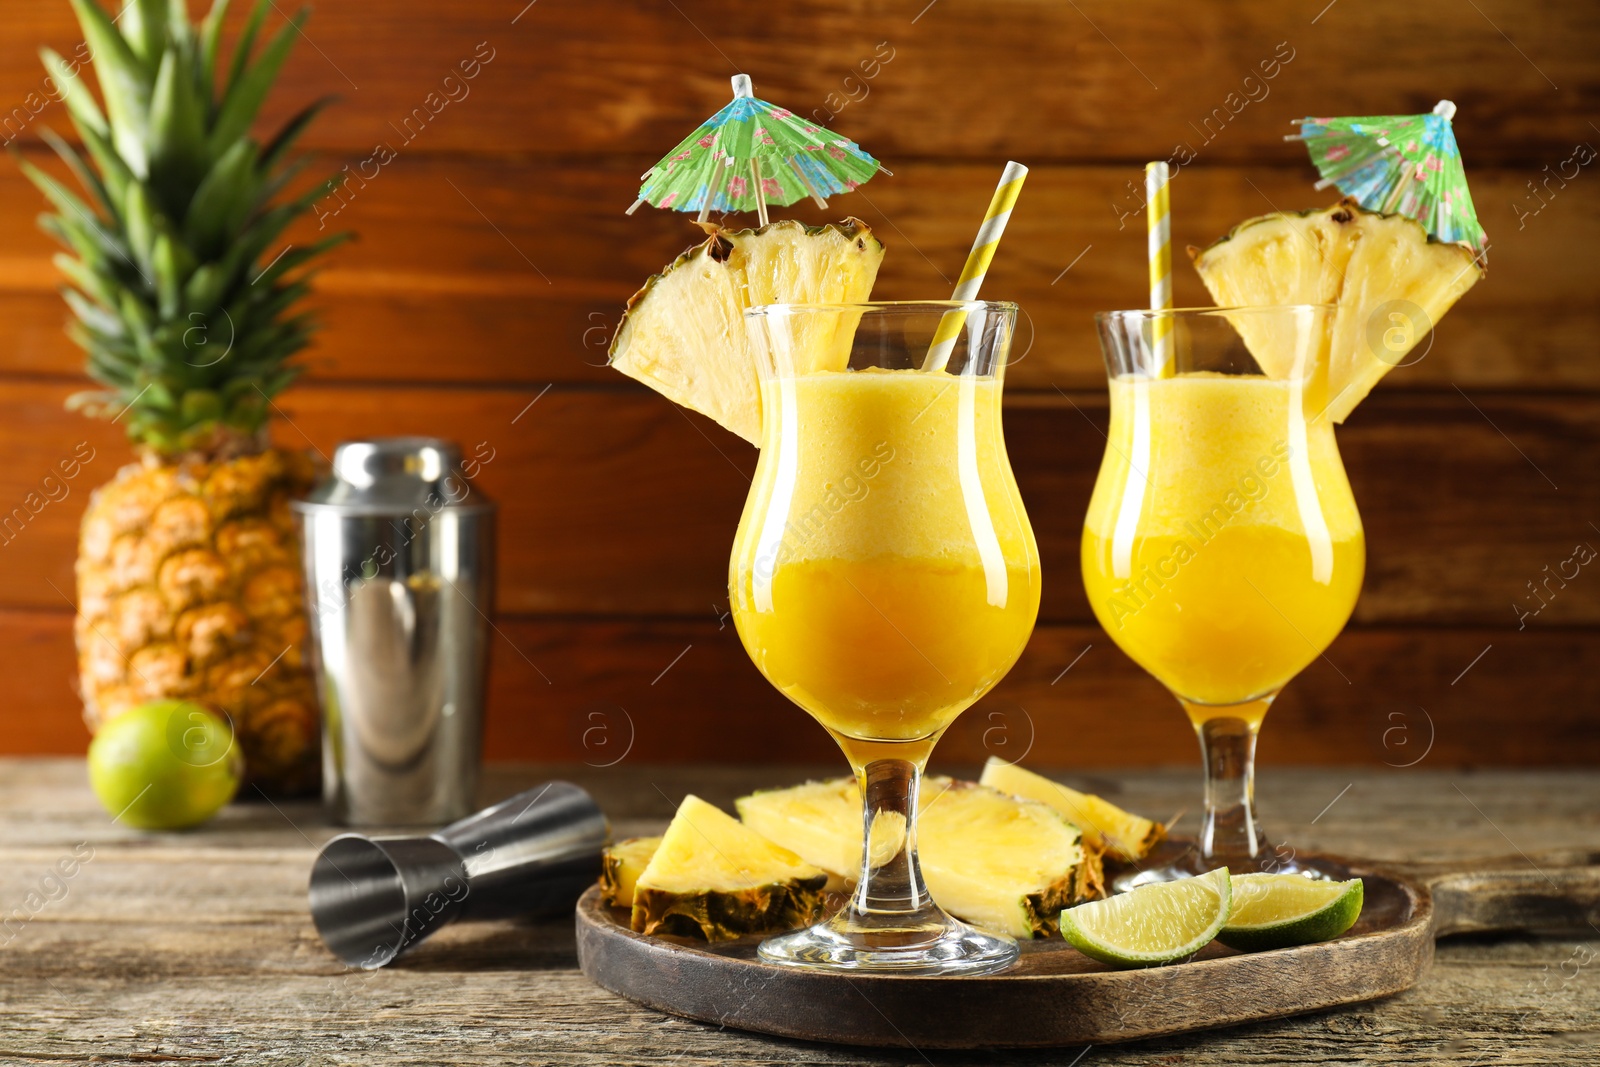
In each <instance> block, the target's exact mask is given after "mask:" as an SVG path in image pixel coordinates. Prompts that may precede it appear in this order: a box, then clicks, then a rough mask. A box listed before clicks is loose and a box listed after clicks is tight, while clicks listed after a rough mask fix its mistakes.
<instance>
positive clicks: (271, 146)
mask: <svg viewBox="0 0 1600 1067" xmlns="http://www.w3.org/2000/svg"><path fill="white" fill-rule="evenodd" d="M72 5H73V8H74V9H75V11H76V12H77V16H78V21H79V23H80V24H81V26H82V28H83V32H84V39H85V40H86V41H87V42H88V44H89V47H90V48H91V49H93V54H94V67H95V73H96V75H97V78H98V81H99V85H100V95H101V97H102V98H103V100H104V110H102V108H101V105H100V103H99V102H98V101H97V100H96V99H95V96H94V94H93V93H92V92H91V91H90V90H89V88H88V87H87V85H85V84H84V81H83V80H81V79H78V78H75V77H74V76H73V75H72V73H71V72H70V71H69V70H68V68H67V66H66V64H65V63H64V62H63V61H62V59H61V57H60V56H58V55H56V54H55V53H54V52H51V51H50V50H48V49H46V50H44V51H43V52H42V55H43V58H44V62H45V66H46V67H47V68H48V69H49V71H50V73H51V74H52V75H53V76H54V78H55V80H56V83H57V84H58V85H60V86H61V87H62V89H63V97H64V100H65V102H66V104H67V108H68V111H69V113H70V116H71V119H72V123H73V125H74V127H75V128H76V129H77V132H78V135H79V137H80V138H81V140H82V144H83V149H84V151H85V152H86V153H87V156H88V158H89V161H92V166H91V165H90V162H86V161H85V160H84V158H83V157H82V156H81V155H80V154H79V152H78V151H77V150H76V149H75V148H73V147H72V146H71V145H69V144H67V143H66V142H65V141H63V140H62V139H61V138H59V137H57V136H56V135H54V134H53V133H50V132H48V131H46V132H45V133H44V136H45V138H46V139H47V140H48V141H49V143H50V145H51V147H52V148H54V149H55V150H56V152H57V153H58V154H60V156H61V157H62V159H63V160H65V162H66V163H67V166H68V167H69V169H70V170H71V171H72V173H73V175H74V176H75V177H76V179H77V181H78V182H79V184H81V185H82V187H83V190H84V192H85V193H86V194H87V201H86V200H85V199H83V198H80V197H79V196H78V195H76V194H75V193H73V192H72V191H71V190H69V189H68V188H67V187H65V186H64V185H62V184H61V183H60V182H57V181H56V180H55V179H53V178H52V177H50V176H49V175H48V174H46V173H44V172H43V171H41V170H39V169H38V168H36V167H34V166H32V165H31V164H29V163H27V162H25V161H24V162H23V163H22V166H23V168H24V170H25V171H26V172H27V174H28V176H29V178H31V179H32V180H33V182H34V184H36V185H37V186H38V187H39V188H40V189H41V190H42V191H43V192H44V194H45V195H46V197H48V198H49V200H50V202H51V204H52V205H53V206H54V207H55V209H56V210H55V213H54V214H48V215H44V216H42V217H41V225H42V226H43V227H44V229H45V230H46V231H47V232H48V233H50V234H51V235H52V236H54V237H55V238H56V239H57V240H58V241H60V242H61V244H62V245H64V246H65V247H66V249H67V250H68V252H69V253H71V254H66V255H57V256H56V259H55V262H56V264H57V265H58V266H59V267H60V269H61V271H62V273H64V274H65V275H66V278H67V282H68V284H67V285H66V286H64V288H63V295H64V296H65V298H66V301H67V303H68V305H69V306H70V307H71V310H72V312H73V319H72V320H71V321H70V323H69V325H68V333H69V334H70V335H71V336H72V338H73V340H74V341H76V342H77V343H78V344H79V345H80V346H81V347H82V348H83V349H84V350H85V351H86V352H87V353H88V373H89V376H90V377H91V378H93V379H94V380H95V381H96V382H98V383H100V384H101V385H103V386H105V387H106V389H105V390H104V391H100V392H94V393H87V394H80V395H79V396H75V397H73V399H72V401H71V403H72V405H73V406H77V407H81V408H84V409H87V410H88V411H89V412H90V413H91V414H96V415H100V416H103V417H108V418H112V419H114V420H116V421H119V422H121V423H123V424H124V425H125V426H126V427H127V430H128V434H129V436H130V437H131V438H132V440H133V442H134V445H135V447H136V449H137V451H138V453H139V456H140V458H139V461H138V462H135V463H132V464H130V465H128V466H126V467H124V468H123V469H122V470H120V471H118V472H117V474H116V476H115V477H114V478H113V479H112V481H111V482H110V483H109V484H108V485H105V486H103V487H101V488H100V489H99V490H97V491H96V492H95V494H94V495H93V497H92V499H91V500H90V503H89V507H88V510H87V512H86V513H85V514H84V518H83V528H82V536H81V540H80V544H79V556H78V563H77V574H78V618H77V627H76V634H77V645H78V662H79V672H80V683H81V688H82V694H83V701H84V715H85V719H86V720H87V722H88V723H89V726H90V728H91V729H94V728H96V727H98V726H99V725H100V724H101V723H104V722H105V721H107V720H108V719H111V718H114V717H115V716H117V715H118V714H120V713H122V712H124V711H126V710H128V709H129V708H131V707H133V706H135V705H136V704H139V703H142V702H143V701H146V700H150V699H155V698H164V697H183V698H187V699H190V700H195V701H198V702H200V703H202V704H205V705H208V706H210V707H211V708H213V709H214V710H216V711H218V712H221V713H223V714H226V715H227V716H228V717H229V718H230V719H231V720H232V722H233V724H234V728H235V731H236V734H237V736H238V738H239V741H240V743H241V746H242V747H243V750H244V754H245V760H246V764H247V767H248V769H249V775H250V777H251V779H252V780H253V781H255V782H257V783H258V784H260V785H261V786H263V787H264V788H268V789H273V790H276V791H280V792H297V791H301V790H304V789H306V788H308V787H310V786H312V785H313V784H314V783H315V781H316V775H317V761H316V752H317V747H318V713H317V702H316V691H315V688H314V686H313V683H312V680H311V676H310V673H309V668H308V666H307V664H306V660H305V655H304V646H305V640H306V630H307V623H306V618H305V612H304V606H303V605H304V596H303V578H302V572H301V567H300V559H299V550H298V545H297V541H296V538H295V534H294V528H293V524H292V520H291V518H290V514H289V510H288V501H289V500H290V499H291V498H292V497H294V496H296V495H298V494H301V493H303V492H304V491H305V490H306V489H307V488H308V487H309V485H310V483H311V481H312V480H313V478H314V476H315V473H316V471H315V469H314V466H313V464H312V463H311V462H310V460H309V459H307V458H306V457H305V456H304V455H302V454H298V453H292V452H285V451H280V450H275V449H271V448H269V447H267V443H266V432H265V427H266V421H267V416H268V414H269V412H270V411H271V410H272V398H273V397H274V396H276V395H277V394H278V393H280V392H282V391H283V389H284V388H285V387H286V386H287V385H288V384H289V383H290V382H291V381H293V379H294V378H295V376H296V374H297V368H295V367H294V366H291V365H290V364H289V360H290V359H291V357H293V356H294V355H295V353H296V352H298V351H299V350H300V349H301V348H303V347H304V346H305V344H306V342H307V340H308V338H309V334H310V330H311V322H310V320H309V317H308V316H307V315H306V314H305V313H303V312H297V311H295V310H294V309H295V308H296V305H297V304H298V302H299V301H300V299H301V298H302V297H303V296H305V294H306V292H307V290H308V288H309V283H308V280H307V278H306V276H305V275H304V273H303V272H301V273H297V268H301V267H303V266H304V265H305V264H306V263H307V262H309V261H311V260H313V259H314V258H316V257H317V256H318V255H320V254H321V253H322V252H324V251H326V250H327V249H328V248H329V247H331V246H332V245H333V244H334V243H336V242H337V241H338V240H340V239H341V238H342V237H343V236H345V235H338V236H335V237H331V238H328V239H325V240H323V241H320V242H318V243H315V244H310V245H305V246H300V247H295V246H292V245H291V246H290V247H288V248H287V249H285V250H283V251H281V252H278V253H277V254H276V255H271V256H269V255H268V252H269V250H272V249H273V247H274V245H275V244H276V243H277V242H278V240H279V238H280V237H281V236H282V234H283V231H284V229H285V228H286V227H287V226H288V225H289V223H290V222H292V221H293V220H294V219H295V218H297V217H298V216H300V215H302V214H303V213H305V212H306V211H307V210H308V209H309V208H310V207H311V205H312V203H313V202H314V201H315V200H316V198H317V197H318V196H321V195H324V194H325V193H326V192H327V191H328V189H329V188H330V184H331V183H328V182H324V183H322V184H320V185H318V186H317V187H315V188H313V189H312V190H311V191H310V192H308V193H306V194H304V195H301V196H299V197H297V198H293V199H288V200H282V201H280V200H279V196H278V194H279V193H280V192H281V191H282V190H283V189H284V186H285V185H286V184H287V183H288V182H289V181H290V179H291V178H292V177H293V176H294V175H295V174H296V172H297V171H298V169H299V168H298V166H297V164H296V163H294V162H290V161H289V160H288V158H287V157H288V153H289V152H290V150H291V148H292V146H293V145H294V143H295V141H296V139H297V138H298V137H299V135H300V134H301V133H302V132H303V131H304V129H305V128H306V126H307V124H308V123H309V122H310V121H311V119H312V118H313V117H314V116H315V114H316V112H317V110H318V108H319V107H320V106H321V102H320V101H319V102H318V103H317V104H313V105H312V106H310V107H308V108H306V109H305V110H304V111H302V112H300V113H299V114H298V115H296V116H295V117H294V118H293V119H292V120H290V121H289V122H288V123H287V124H286V125H285V126H284V128H283V129H282V130H281V131H280V132H279V133H278V134H277V135H276V136H275V137H273V138H272V139H271V140H269V141H267V142H265V143H264V144H261V143H257V142H256V141H255V140H253V139H252V138H251V137H250V126H251V124H252V122H253V121H254V119H255V117H256V114H257V112H258V110H259V109H260V107H261V103H262V101H263V99H264V98H265V97H266V94H267V91H268V90H269V89H270V88H271V86H272V83H273V80H274V78H275V77H276V76H277V74H278V71H279V68H280V67H281V66H282V64H283V61H284V58H285V56H286V55H287V54H288V52H289V48H290V46H291V45H292V44H293V43H294V37H295V35H296V34H297V32H298V28H299V24H300V22H301V21H302V20H303V18H304V14H303V13H302V14H300V15H297V16H296V17H295V18H294V19H292V20H290V22H289V23H288V24H287V25H284V26H283V27H281V28H280V29H279V30H278V31H277V32H276V34H274V35H273V36H272V37H271V39H270V40H268V41H267V42H266V43H265V44H264V45H263V46H262V47H261V49H260V50H259V52H257V51H256V49H255V47H254V46H255V42H256V38H257V36H258V34H259V32H260V30H261V27H262V24H263V21H264V20H265V18H266V15H267V13H268V11H269V10H271V9H272V8H273V4H272V0H259V2H258V3H257V5H256V7H255V9H254V10H253V11H252V12H251V13H250V16H249V18H248V19H247V20H246V22H245V26H244V29H243V33H242V36H241V37H240V40H239V42H238V44H237V46H236V48H235V50H234V53H233V57H232V61H231V63H229V64H228V65H227V68H226V69H224V68H223V66H222V64H221V63H220V61H219V44H220V38H221V29H222V22H223V16H224V14H225V12H226V10H227V6H228V0H216V2H215V3H214V4H213V6H212V8H211V11H210V13H209V14H208V15H207V16H206V17H205V19H204V20H203V21H202V22H201V23H200V24H199V25H195V24H193V23H191V22H190V21H189V16H188V13H187V10H186V7H185V4H184V0H132V2H129V3H127V4H126V6H125V7H123V8H122V12H121V15H120V16H118V18H117V19H116V20H115V21H113V19H112V18H111V17H110V16H108V14H107V13H106V12H105V11H103V10H102V9H101V8H99V7H97V6H96V5H95V3H94V2H93V0H72Z"/></svg>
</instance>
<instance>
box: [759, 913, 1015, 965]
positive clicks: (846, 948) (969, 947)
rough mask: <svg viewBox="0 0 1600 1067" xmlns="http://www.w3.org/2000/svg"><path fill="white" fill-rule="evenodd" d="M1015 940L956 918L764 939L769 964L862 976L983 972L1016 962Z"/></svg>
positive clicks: (828, 926) (821, 927)
mask: <svg viewBox="0 0 1600 1067" xmlns="http://www.w3.org/2000/svg"><path fill="white" fill-rule="evenodd" d="M1018 951H1019V950H1018V949H1017V943H1016V942H1015V941H1013V940H1012V939H1011V938H1009V937H1004V936H1001V935H997V934H989V933H985V932H983V931H982V930H979V929H976V928H975V927H971V926H968V925H967V924H966V923H964V922H961V921H960V920H957V919H949V920H948V921H947V923H946V924H944V925H941V926H936V927H932V928H927V929H924V928H913V929H909V930H901V931H888V930H875V931H872V932H870V933H857V932H850V931H845V930H841V929H839V928H838V927H837V926H836V925H835V924H833V923H827V922H824V923H819V924H818V925H816V926H812V927H809V928H807V929H805V930H795V931H793V932H792V933H787V934H780V935H779V936H777V937H773V938H769V939H768V940H766V941H763V942H762V943H761V948H760V949H759V950H758V955H759V956H760V957H761V958H762V959H763V960H765V961H766V962H768V963H781V964H783V965H784V966H786V967H806V968H810V969H813V970H819V971H848V972H854V973H858V974H904V975H944V974H961V975H969V976H970V975H979V974H994V973H995V972H997V971H1003V970H1005V969H1006V968H1007V967H1010V966H1011V965H1012V964H1013V963H1015V962H1016V961H1017V956H1018Z"/></svg>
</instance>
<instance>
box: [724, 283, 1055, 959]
mask: <svg viewBox="0 0 1600 1067" xmlns="http://www.w3.org/2000/svg"><path fill="white" fill-rule="evenodd" d="M1016 313H1017V308H1016V305H1014V304H1004V303H989V302H982V301H972V302H965V303H958V302H951V301H939V302H926V303H885V304H860V305H832V306H823V305H770V306H766V307H757V308H752V309H751V310H750V311H749V313H748V317H747V320H746V321H747V325H748V326H749V328H750V329H749V332H750V337H751V341H752V343H753V344H754V345H755V346H756V349H757V352H758V358H757V363H758V367H759V373H760V377H761V392H762V420H763V427H762V445H761V460H760V463H759V464H758V466H757V468H756V476H755V481H754V484H753V485H752V487H751V490H750V496H749V499H748V501H747V502H746V504H745V510H744V517H743V519H742V520H741V521H740V524H739V533H738V537H737V539H736V541H735V543H734V548H733V556H732V560H731V563H730V565H729V592H730V599H731V601H732V605H733V617H734V622H735V624H736V625H737V627H738V630H739V637H740V639H741V640H742V641H743V642H744V646H745V649H746V651H748V652H749V654H750V658H751V659H752V660H754V661H755V664H756V666H757V667H758V668H759V669H760V670H761V673H762V674H764V675H765V676H766V678H767V680H768V681H770V682H771V683H772V684H773V685H774V686H776V687H777V688H778V689H779V690H780V691H782V693H783V694H784V695H785V696H787V697H788V698H789V699H790V700H792V701H794V702H795V703H796V704H798V705H800V707H802V708H804V709H805V710H806V711H808V712H810V713H811V715H812V716H813V717H815V718H816V719H817V721H818V722H820V723H821V724H822V725H823V726H824V727H825V728H826V729H827V730H828V732H829V733H830V734H831V735H832V736H833V738H834V740H835V741H837V742H838V743H839V747H840V748H841V749H843V751H844V754H845V756H846V757H847V758H848V759H849V761H850V765H851V767H852V768H854V770H855V773H856V778H857V781H858V782H859V783H860V785H861V788H862V798H863V835H862V836H863V847H862V860H861V871H860V877H859V880H858V882H857V883H856V887H855V890H854V892H853V895H852V896H851V899H850V902H849V903H848V905H846V906H845V907H844V908H843V909H841V910H840V911H839V912H838V913H837V914H835V915H834V916H833V917H832V918H830V919H828V920H827V921H825V922H822V923H820V924H818V925H817V926H814V927H811V928H809V929H805V930H799V931H794V932H791V933H788V934H784V935H782V936H779V937H775V938H772V939H770V940H768V941H767V942H765V943H764V944H763V945H762V946H761V950H760V952H761V956H762V958H763V959H766V960H770V961H774V962H780V963H785V964H793V965H796V966H809V967H817V968H825V969H836V970H851V971H872V972H885V971H887V972H893V973H900V974H984V973H989V972H992V971H996V970H999V969H1001V968H1004V967H1006V966H1008V965H1009V964H1010V963H1011V962H1012V961H1014V960H1015V959H1016V956H1017V946H1016V943H1015V942H1014V941H1012V940H1011V939H1010V938H1008V937H1004V936H997V935H995V934H990V933H986V932H984V931H981V930H977V929H975V928H973V927H971V926H968V925H967V924H965V923H962V922H959V921H958V920H956V919H954V918H952V917H950V916H949V915H947V914H945V912H944V911H943V910H941V909H940V908H939V906H938V905H937V904H936V903H935V902H934V901H933V900H932V899H930V898H929V896H928V890H927V887H926V886H925V885H924V884H923V880H922V873H921V871H920V869H919V868H918V865H917V835H916V827H917V794H918V788H919V783H920V780H921V775H922V771H923V768H924V766H925V765H926V763H927V760H928V756H929V754H930V753H931V752H932V750H933V746H934V744H935V742H937V741H938V739H939V736H940V734H942V733H943V732H944V730H945V728H946V727H948V726H949V725H950V723H951V722H952V721H953V720H954V719H955V717H956V716H957V715H959V714H960V713H961V712H962V711H963V710H965V709H966V708H967V707H969V706H970V705H971V704H972V703H973V702H975V701H976V700H977V699H978V698H979V697H981V696H983V695H984V694H985V693H987V692H988V691H989V690H990V689H991V688H992V687H993V686H994V685H995V683H996V682H998V681H999V680H1000V679H1001V678H1002V677H1004V675H1005V674H1006V672H1007V671H1008V670H1010V669H1011V666H1012V664H1013V663H1015V662H1016V660H1017V657H1018V656H1019V655H1020V654H1021V653H1022V649H1023V646H1024V645H1026V644H1027V641H1028V637H1029V635H1030V634H1031V633H1032V631H1033V624H1034V620H1035V618H1036V617H1037V616H1038V611H1039V552H1038V548H1037V546H1036V545H1035V543H1034V539H1033V530H1032V528H1031V527H1030V526H1029V525H1028V517H1027V514H1026V513H1025V512H1024V511H1023V507H1022V499H1021V497H1020V496H1019V495H1018V493H1017V486H1016V482H1015V480H1014V479H1013V477H1012V474H1011V466H1010V463H1009V461H1008V460H1007V458H1006V449H1005V440H1004V437H1003V436H1002V433H1001V425H1000V393H1001V382H1002V377H1003V373H1004V369H1005V363H1006V358H1007V355H1008V353H1009V350H1010V344H1011V339H1012V335H1013V333H1014V330H1015V325H1016ZM941 323H943V324H945V327H946V330H945V334H946V335H948V334H949V333H951V332H952V330H953V329H954V327H959V331H958V332H956V333H955V340H954V343H953V345H936V344H935V340H936V338H935V332H936V331H937V330H939V327H940V325H941ZM930 350H933V353H932V354H930ZM946 357H947V360H948V361H947V362H946V361H945V360H946ZM933 368H938V369H933Z"/></svg>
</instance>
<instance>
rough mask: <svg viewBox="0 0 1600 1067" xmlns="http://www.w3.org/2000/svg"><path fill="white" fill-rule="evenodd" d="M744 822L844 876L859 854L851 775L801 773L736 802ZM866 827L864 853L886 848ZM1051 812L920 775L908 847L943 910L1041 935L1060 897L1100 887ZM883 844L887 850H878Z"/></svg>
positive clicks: (1085, 854) (1074, 837)
mask: <svg viewBox="0 0 1600 1067" xmlns="http://www.w3.org/2000/svg"><path fill="white" fill-rule="evenodd" d="M738 808H739V815H740V817H741V818H742V819H743V820H744V821H745V824H746V825H748V826H750V827H752V828H753V829H755V830H756V831H757V832H758V833H761V834H762V835H763V836H766V837H770V838H771V839H772V840H774V841H777V842H778V843H779V844H782V845H785V846H786V847H789V848H792V849H794V850H795V851H796V852H797V853H799V854H800V855H801V856H804V857H805V858H806V859H807V860H809V861H810V862H812V863H815V864H816V865H817V866H819V867H822V868H823V869H825V870H828V871H830V872H832V873H833V874H835V875H837V876H839V877H840V878H841V879H843V880H845V881H854V880H855V878H856V876H857V872H858V869H859V867H860V863H861V794H860V792H859V791H858V789H857V786H856V782H855V779H853V778H838V779H833V780H830V781H825V782H807V783H806V784H804V785H799V786H795V787H793V788H791V789H775V790H770V791H767V792H761V793H755V794H753V795H751V796H748V797H743V798H741V799H740V800H739V801H738ZM879 829H880V828H879V826H878V825H877V823H875V824H874V827H873V853H874V862H880V861H882V860H886V859H888V858H890V857H892V855H893V842H894V841H895V840H896V839H895V835H894V834H893V833H892V832H890V831H891V830H892V828H891V827H889V826H887V825H886V826H885V827H883V829H884V832H883V834H882V838H883V840H881V841H880V840H879V837H880V834H879ZM1080 838H1081V835H1080V833H1079V832H1078V830H1077V828H1076V827H1074V826H1072V825H1071V824H1070V823H1068V822H1067V820H1065V819H1064V818H1062V817H1061V816H1060V815H1059V814H1058V813H1056V812H1055V811H1052V810H1051V809H1050V808H1049V807H1047V806H1045V805H1043V804H1038V803H1034V802H1033V801H1029V800H1017V799H1014V798H1012V797H1007V796H1004V795H1002V794H1001V793H998V792H996V791H995V790H992V789H986V788H984V787H982V786H979V785H976V784H974V783H971V782H952V781H951V780H950V779H948V778H937V777H934V778H926V779H924V780H923V783H922V797H921V806H920V812H919V816H918V831H917V849H918V853H919V856H920V860H921V866H922V877H923V880H924V881H925V882H926V883H927V886H928V892H929V893H930V894H931V895H932V896H933V899H934V900H936V901H938V902H939V904H940V905H941V906H943V907H944V908H945V910H946V911H948V912H950V914H952V915H954V916H956V917H957V918H959V919H963V920H965V921H967V922H970V923H973V924H975V925H978V926H982V927H985V928H986V929H990V930H996V931H999V932H1002V933H1006V934H1010V935H1011V936H1013V937H1024V938H1025V937H1036V936H1049V935H1051V934H1054V933H1055V932H1056V930H1057V929H1058V919H1059V915H1060V912H1061V909H1062V907H1063V906H1070V904H1072V903H1075V902H1078V901H1083V900H1091V899H1094V898H1096V897H1098V896H1100V895H1101V893H1102V892H1103V887H1102V885H1101V871H1100V855H1099V852H1098V851H1097V850H1094V849H1085V848H1084V847H1083V846H1082V844H1081V841H1080ZM883 853H888V855H883Z"/></svg>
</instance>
